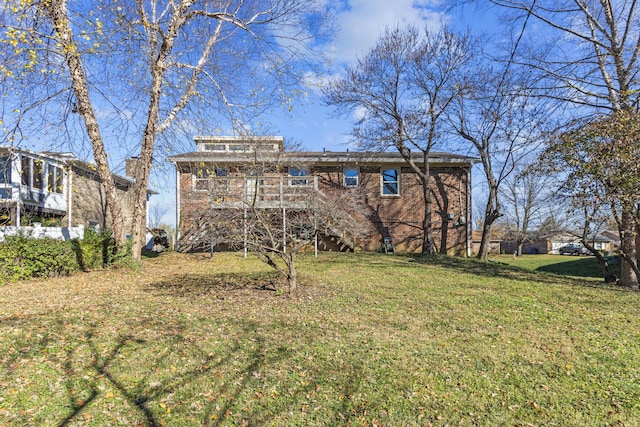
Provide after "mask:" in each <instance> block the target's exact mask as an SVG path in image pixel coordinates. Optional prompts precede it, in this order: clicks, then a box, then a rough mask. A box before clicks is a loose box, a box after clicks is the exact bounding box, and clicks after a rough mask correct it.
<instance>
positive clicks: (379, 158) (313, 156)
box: [167, 151, 478, 166]
mask: <svg viewBox="0 0 640 427" xmlns="http://www.w3.org/2000/svg"><path fill="white" fill-rule="evenodd" d="M412 158H413V160H414V161H415V162H416V163H422V160H423V157H422V154H420V153H412ZM167 160H168V161H170V162H172V163H176V164H177V163H193V162H223V163H245V162H251V161H256V160H257V161H271V162H273V161H277V160H282V161H287V162H291V163H296V162H299V163H314V164H327V165H331V164H343V163H368V164H404V163H405V160H404V159H403V158H402V156H401V155H400V153H398V152H390V151H385V152H370V151H344V152H337V151H292V152H282V151H281V152H264V153H262V152H238V153H235V152H209V151H194V152H190V153H184V154H177V155H175V156H170V157H168V158H167ZM428 161H429V163H430V164H432V165H447V166H451V165H459V166H470V165H472V164H474V163H477V161H478V160H477V159H476V158H474V157H469V156H463V155H460V154H453V153H445V152H433V153H430V154H429V157H428Z"/></svg>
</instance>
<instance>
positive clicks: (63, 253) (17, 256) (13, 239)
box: [0, 235, 78, 283]
mask: <svg viewBox="0 0 640 427" xmlns="http://www.w3.org/2000/svg"><path fill="white" fill-rule="evenodd" d="M77 269H78V262H77V259H76V254H75V251H74V248H73V245H72V244H71V243H70V242H64V241H61V240H55V239H49V238H45V239H30V238H27V237H25V236H23V235H18V236H10V237H6V238H5V240H4V242H2V243H0V283H5V282H7V281H15V280H22V279H28V278H31V277H52V276H60V275H67V274H69V273H71V272H73V271H75V270H77Z"/></svg>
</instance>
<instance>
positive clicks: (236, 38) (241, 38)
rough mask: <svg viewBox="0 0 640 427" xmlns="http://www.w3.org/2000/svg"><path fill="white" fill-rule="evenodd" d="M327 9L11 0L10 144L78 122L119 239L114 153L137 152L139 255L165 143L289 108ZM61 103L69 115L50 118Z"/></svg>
mask: <svg viewBox="0 0 640 427" xmlns="http://www.w3.org/2000/svg"><path fill="white" fill-rule="evenodd" d="M324 11H325V9H324V8H323V7H322V5H320V4H318V3H316V2H315V1H313V0H308V1H298V0H248V1H247V0H222V1H215V2H211V1H196V0H180V1H172V0H162V1H161V0H147V1H145V0H139V1H135V2H128V1H120V0H104V1H98V0H96V1H88V2H69V1H67V0H46V1H45V0H41V1H40V0H32V1H26V2H24V1H18V0H8V1H6V2H5V4H4V5H3V7H2V9H0V13H2V20H1V22H2V25H1V28H0V29H1V30H2V31H1V32H2V34H3V36H2V37H3V40H2V41H3V42H4V43H6V44H5V45H6V46H11V47H12V48H9V49H3V52H2V54H1V55H2V64H3V67H2V68H1V69H0V74H1V75H2V83H4V84H5V93H7V94H9V95H10V98H9V100H8V101H7V100H5V105H10V107H9V108H10V110H9V109H7V108H5V110H4V112H5V114H4V115H3V117H2V120H3V122H4V123H5V124H6V125H7V127H8V128H9V129H10V133H9V135H8V138H10V139H11V141H12V142H16V143H19V140H20V138H23V137H24V136H25V132H26V130H27V129H28V130H29V131H31V130H32V129H38V128H37V127H35V128H34V127H32V126H31V125H35V126H40V128H46V127H47V126H50V125H51V124H54V125H56V124H57V125H60V126H62V127H63V129H64V128H66V129H69V127H70V126H72V124H73V123H75V124H76V126H75V127H73V128H72V129H73V130H71V131H69V132H67V134H68V136H69V137H70V138H75V137H76V136H77V135H78V133H80V134H84V135H86V136H87V139H88V140H89V141H90V143H91V147H92V154H93V158H94V159H95V162H96V164H97V170H98V171H99V173H100V178H101V180H102V182H103V183H104V185H105V187H106V193H107V199H108V202H109V207H110V209H111V214H112V217H113V218H114V223H113V228H114V234H115V237H116V240H117V241H118V243H123V242H124V236H125V231H124V230H123V229H122V226H121V225H120V224H121V221H119V220H118V218H122V209H121V208H120V203H119V202H118V200H117V197H116V193H115V187H114V184H113V180H112V179H111V174H110V171H111V166H112V165H111V164H110V157H111V156H112V155H114V151H116V150H117V151H118V152H122V151H124V152H126V153H129V154H135V155H137V156H138V158H139V159H140V161H139V162H138V166H137V167H136V170H135V180H136V182H135V186H134V190H133V191H134V194H135V205H134V218H135V219H136V221H135V223H134V226H133V230H132V240H133V244H134V248H133V249H134V251H133V253H134V256H136V257H139V249H140V245H141V243H142V238H141V237H142V235H143V232H144V229H145V225H146V224H144V218H145V215H144V213H145V210H146V191H147V186H148V183H149V174H150V170H151V164H152V160H153V154H154V152H155V150H156V148H157V141H158V139H159V137H160V136H162V135H163V134H166V133H167V132H168V131H170V130H172V129H176V128H187V129H189V130H190V131H191V132H193V131H194V130H197V129H206V130H208V131H210V130H211V129H212V128H215V126H216V124H218V125H219V126H225V127H227V128H229V127H236V128H237V127H241V126H242V125H243V124H245V123H247V122H250V121H251V120H252V119H253V118H255V117H258V116H260V115H261V114H262V113H264V111H265V109H267V108H269V107H270V106H273V105H283V104H284V105H287V104H288V103H290V102H292V100H293V99H294V98H295V93H296V89H297V88H299V83H300V82H301V78H302V75H303V73H305V72H308V71H309V70H310V67H311V66H312V65H313V63H314V61H315V60H316V59H317V58H318V57H319V56H316V49H318V48H319V46H320V45H321V42H322V41H324V40H323V39H322V38H323V37H325V36H326V33H324V29H325V28H326V27H325V24H326V23H327V22H328V21H327V20H326V13H325V12H324ZM311 69H312V68H311ZM25 93H29V95H30V96H23V95H24V94H25ZM54 102H55V103H57V104H55V105H57V106H58V108H60V106H62V108H60V110H59V112H58V113H57V114H55V115H54V116H55V117H57V118H55V119H52V118H50V115H49V113H50V111H49V110H48V108H50V106H51V105H54V104H52V103H54ZM31 112H33V113H38V116H37V117H35V116H29V115H28V113H31ZM76 115H77V117H78V120H75V121H74V120H73V119H74V118H75V117H76ZM43 117H44V118H45V119H44V120H45V121H44V122H43V121H42V119H43ZM70 119H71V120H70ZM216 120H219V122H218V123H216ZM43 123H44V124H43ZM78 129H80V131H79V130H78ZM60 133H62V134H64V131H62V132H60ZM50 134H54V135H56V136H57V135H58V132H57V131H56V132H55V133H54V132H50ZM70 144H71V146H72V147H74V146H75V144H76V140H75V139H74V140H71V141H70Z"/></svg>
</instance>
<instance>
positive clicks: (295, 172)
mask: <svg viewBox="0 0 640 427" xmlns="http://www.w3.org/2000/svg"><path fill="white" fill-rule="evenodd" d="M308 175H309V171H307V170H306V169H302V168H289V176H308ZM307 184H308V181H307V180H306V179H292V180H291V185H307Z"/></svg>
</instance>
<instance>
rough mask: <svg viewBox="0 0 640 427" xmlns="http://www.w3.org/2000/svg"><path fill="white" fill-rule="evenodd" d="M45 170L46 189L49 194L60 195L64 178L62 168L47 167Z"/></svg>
mask: <svg viewBox="0 0 640 427" xmlns="http://www.w3.org/2000/svg"><path fill="white" fill-rule="evenodd" d="M47 169H48V170H47V189H48V190H49V192H50V193H58V194H62V180H63V178H64V172H63V171H62V168H61V167H58V166H54V165H49V167H48V168H47Z"/></svg>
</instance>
